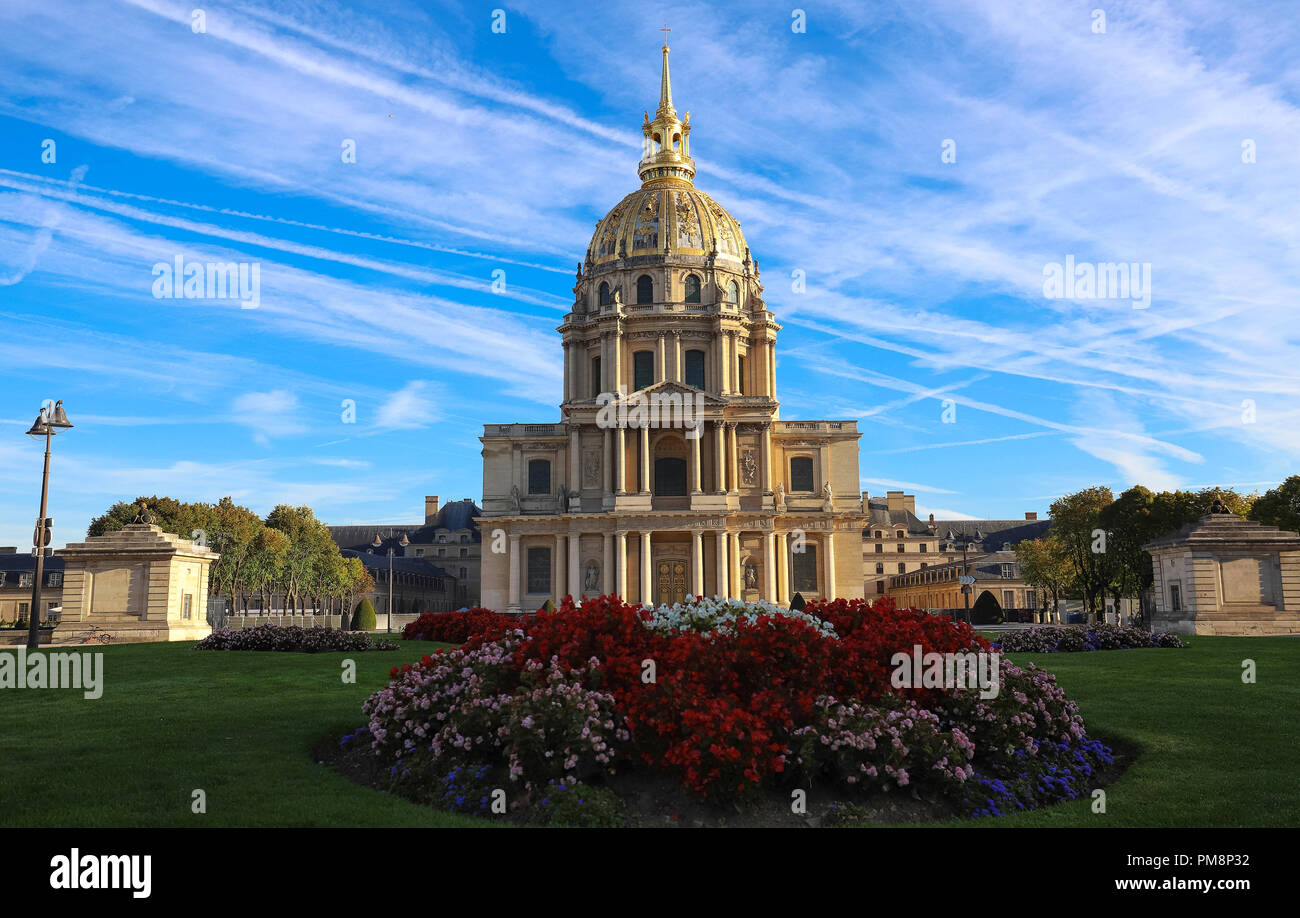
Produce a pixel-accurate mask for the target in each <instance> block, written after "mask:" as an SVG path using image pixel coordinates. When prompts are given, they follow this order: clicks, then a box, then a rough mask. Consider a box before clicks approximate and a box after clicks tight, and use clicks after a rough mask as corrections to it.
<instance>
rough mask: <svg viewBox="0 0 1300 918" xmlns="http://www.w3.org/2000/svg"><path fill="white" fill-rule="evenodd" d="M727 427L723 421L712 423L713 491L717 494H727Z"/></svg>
mask: <svg viewBox="0 0 1300 918" xmlns="http://www.w3.org/2000/svg"><path fill="white" fill-rule="evenodd" d="M726 446H727V425H726V423H725V422H723V421H714V422H713V490H714V492H715V493H717V494H726V493H727V450H726Z"/></svg>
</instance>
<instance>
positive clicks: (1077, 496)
mask: <svg viewBox="0 0 1300 918" xmlns="http://www.w3.org/2000/svg"><path fill="white" fill-rule="evenodd" d="M1114 500H1115V498H1114V496H1113V495H1112V494H1111V492H1110V488H1106V487H1095V488H1085V489H1084V490H1082V491H1076V492H1075V493H1073V494H1066V495H1065V496H1064V497H1061V498H1058V499H1057V500H1056V501H1054V502H1053V503H1052V506H1051V514H1052V528H1051V530H1050V531H1049V533H1048V538H1051V539H1056V540H1058V541H1059V542H1060V543H1061V544H1062V546H1064V548H1065V551H1066V553H1067V554H1068V556H1069V558H1070V562H1071V564H1073V566H1074V571H1075V579H1076V582H1077V583H1078V586H1079V589H1080V591H1081V592H1082V593H1083V599H1084V603H1085V605H1086V606H1087V608H1088V614H1089V616H1090V617H1092V618H1093V619H1094V620H1095V617H1096V614H1097V600H1098V599H1099V598H1100V597H1101V596H1103V595H1104V593H1105V590H1106V587H1107V586H1108V585H1109V584H1110V580H1111V576H1112V570H1111V569H1112V567H1113V566H1114V564H1115V559H1114V556H1112V555H1111V554H1109V552H1108V550H1107V549H1108V547H1109V546H1108V545H1107V542H1108V537H1107V536H1106V530H1105V528H1104V527H1103V526H1102V522H1101V512H1102V510H1104V509H1105V508H1106V507H1107V506H1109V505H1110V504H1111V503H1113V502H1114Z"/></svg>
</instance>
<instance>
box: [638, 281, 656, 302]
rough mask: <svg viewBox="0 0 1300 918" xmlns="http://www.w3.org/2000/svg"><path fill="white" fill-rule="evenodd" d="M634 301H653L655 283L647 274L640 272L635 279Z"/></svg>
mask: <svg viewBox="0 0 1300 918" xmlns="http://www.w3.org/2000/svg"><path fill="white" fill-rule="evenodd" d="M636 301H637V303H638V304H643V303H653V302H654V301H655V285H654V281H652V280H650V275H649V274H642V275H641V276H640V277H638V278H637V279H636Z"/></svg>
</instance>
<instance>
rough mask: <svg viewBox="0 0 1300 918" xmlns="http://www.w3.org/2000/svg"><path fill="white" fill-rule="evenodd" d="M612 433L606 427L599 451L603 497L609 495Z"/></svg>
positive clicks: (612, 462)
mask: <svg viewBox="0 0 1300 918" xmlns="http://www.w3.org/2000/svg"><path fill="white" fill-rule="evenodd" d="M613 442H614V433H613V431H611V430H610V429H609V428H608V427H606V428H605V437H604V440H603V442H602V444H601V449H600V459H601V462H600V469H601V471H600V491H601V493H602V494H603V495H604V496H605V497H609V493H610V469H611V466H612V465H613V464H614V460H613V458H612V456H611V454H612V453H613V451H614V449H613Z"/></svg>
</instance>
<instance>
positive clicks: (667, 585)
mask: <svg viewBox="0 0 1300 918" xmlns="http://www.w3.org/2000/svg"><path fill="white" fill-rule="evenodd" d="M656 567H657V569H658V577H657V583H656V587H655V604H656V605H669V606H671V605H672V604H673V603H675V602H685V601H686V562H685V561H660V562H659V563H658V565H656Z"/></svg>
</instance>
